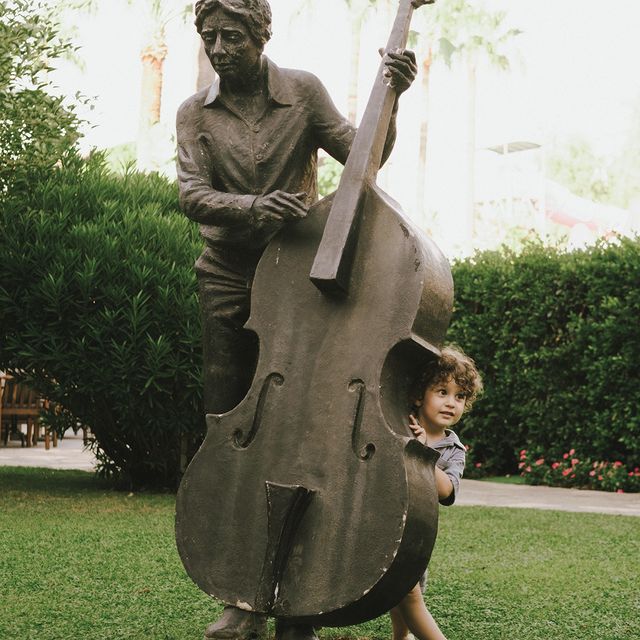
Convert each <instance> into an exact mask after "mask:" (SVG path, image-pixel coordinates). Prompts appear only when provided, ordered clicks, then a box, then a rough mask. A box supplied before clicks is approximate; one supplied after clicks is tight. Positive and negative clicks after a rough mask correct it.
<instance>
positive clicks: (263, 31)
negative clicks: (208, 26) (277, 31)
mask: <svg viewBox="0 0 640 640" xmlns="http://www.w3.org/2000/svg"><path fill="white" fill-rule="evenodd" d="M218 7H220V8H221V9H223V10H224V11H227V12H228V13H231V14H233V15H236V16H238V18H239V19H240V20H242V22H244V24H245V25H246V26H247V29H249V33H250V34H251V37H252V38H253V39H254V40H255V41H256V42H257V43H258V44H260V45H262V46H264V45H265V44H266V43H267V42H268V41H269V39H270V38H271V7H270V6H269V3H268V2H267V0H198V1H197V2H196V6H195V12H196V20H195V25H196V29H197V30H198V33H200V30H201V29H202V23H203V22H204V19H205V18H206V16H207V15H208V14H209V13H211V12H212V11H213V10H214V9H217V8H218Z"/></svg>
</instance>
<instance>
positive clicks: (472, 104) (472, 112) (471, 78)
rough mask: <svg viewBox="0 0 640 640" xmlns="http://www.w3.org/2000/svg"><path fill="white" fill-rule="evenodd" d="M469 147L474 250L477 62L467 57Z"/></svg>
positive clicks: (468, 215)
mask: <svg viewBox="0 0 640 640" xmlns="http://www.w3.org/2000/svg"><path fill="white" fill-rule="evenodd" d="M467 83H468V84H467V86H468V97H467V149H466V154H467V158H466V163H465V164H466V166H465V176H464V182H465V185H464V186H465V234H464V237H465V240H466V242H465V245H466V246H465V250H466V251H467V252H468V253H471V252H472V251H473V242H474V238H475V222H476V221H475V178H476V64H475V62H474V60H473V59H472V58H471V57H468V58H467Z"/></svg>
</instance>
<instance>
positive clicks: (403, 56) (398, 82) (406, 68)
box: [380, 49, 418, 95]
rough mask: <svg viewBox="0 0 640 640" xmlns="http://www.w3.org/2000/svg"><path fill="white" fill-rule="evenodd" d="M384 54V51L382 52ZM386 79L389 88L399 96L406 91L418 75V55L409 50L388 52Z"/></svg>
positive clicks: (384, 60)
mask: <svg viewBox="0 0 640 640" xmlns="http://www.w3.org/2000/svg"><path fill="white" fill-rule="evenodd" d="M380 53H381V54H382V53H383V52H382V51H381V52H380ZM383 62H384V64H385V70H384V77H385V78H387V79H388V81H389V86H390V87H393V88H394V89H395V90H396V93H397V94H398V95H399V94H401V93H403V92H404V91H406V90H407V89H408V88H409V87H410V86H411V83H412V82H413V81H414V80H415V79H416V75H417V74H418V65H417V64H416V54H415V53H414V52H413V51H410V50H409V49H397V50H396V51H387V53H385V54H384V57H383Z"/></svg>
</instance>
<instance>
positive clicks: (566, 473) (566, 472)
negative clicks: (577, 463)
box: [562, 469, 571, 476]
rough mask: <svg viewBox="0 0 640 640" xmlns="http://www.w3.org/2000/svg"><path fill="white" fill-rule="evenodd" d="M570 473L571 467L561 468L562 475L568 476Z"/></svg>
mask: <svg viewBox="0 0 640 640" xmlns="http://www.w3.org/2000/svg"><path fill="white" fill-rule="evenodd" d="M570 473H571V469H563V471H562V475H563V476H568V475H569V474H570Z"/></svg>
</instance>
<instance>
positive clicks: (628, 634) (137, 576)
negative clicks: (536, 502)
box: [0, 467, 640, 640]
mask: <svg viewBox="0 0 640 640" xmlns="http://www.w3.org/2000/svg"><path fill="white" fill-rule="evenodd" d="M0 487H1V491H0V598H1V607H0V638H2V640H18V639H19V640H38V639H42V640H45V639H46V640H63V639H64V640H94V639H95V640H125V639H136V640H138V639H139V640H143V639H144V640H199V639H200V638H201V637H202V630H203V628H204V626H205V625H206V623H207V622H209V621H210V620H212V619H213V618H215V616H216V614H217V612H218V611H219V609H220V606H219V605H218V604H217V603H215V602H212V601H211V600H210V599H209V598H208V597H206V596H205V595H204V594H203V593H201V592H200V591H199V590H198V589H197V588H196V587H195V585H193V584H192V582H191V580H190V579H189V578H188V577H187V575H186V574H185V572H184V570H183V568H182V565H181V563H180V560H179V558H178V555H177V552H176V549H175V545H174V539H173V508H174V498H173V496H172V495H159V494H152V495H148V494H136V495H127V494H126V493H117V492H113V491H111V490H109V489H108V488H106V487H104V486H103V485H100V484H99V483H98V482H97V481H96V480H94V478H93V477H92V476H91V475H90V474H87V473H83V472H79V471H78V472H71V471H51V470H44V469H37V470H35V469H18V468H11V467H0ZM638 558H640V518H632V517H625V516H604V515H597V514H575V513H560V512H553V511H533V510H528V509H498V508H485V507H452V508H450V509H443V510H442V511H441V520H440V534H439V537H438V542H437V546H436V550H435V552H434V556H433V559H432V562H431V565H430V567H431V568H430V582H429V590H428V594H427V600H428V603H429V606H430V608H431V611H432V613H433V614H434V616H435V618H436V620H438V621H439V622H440V624H441V626H442V628H443V630H444V632H445V634H446V635H447V637H448V638H449V639H450V640H500V639H504V640H520V639H526V640H543V639H544V640H550V639H555V638H558V639H562V640H583V639H589V640H631V639H633V638H640V587H639V582H638V575H639V563H638ZM329 637H332V638H337V637H346V638H354V639H355V638H363V637H367V638H389V637H390V625H389V620H388V617H387V616H384V617H382V618H379V619H378V620H375V621H372V622H370V623H367V624H363V625H360V626H358V627H349V628H343V629H323V630H322V631H321V632H320V638H321V640H322V638H329Z"/></svg>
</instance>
